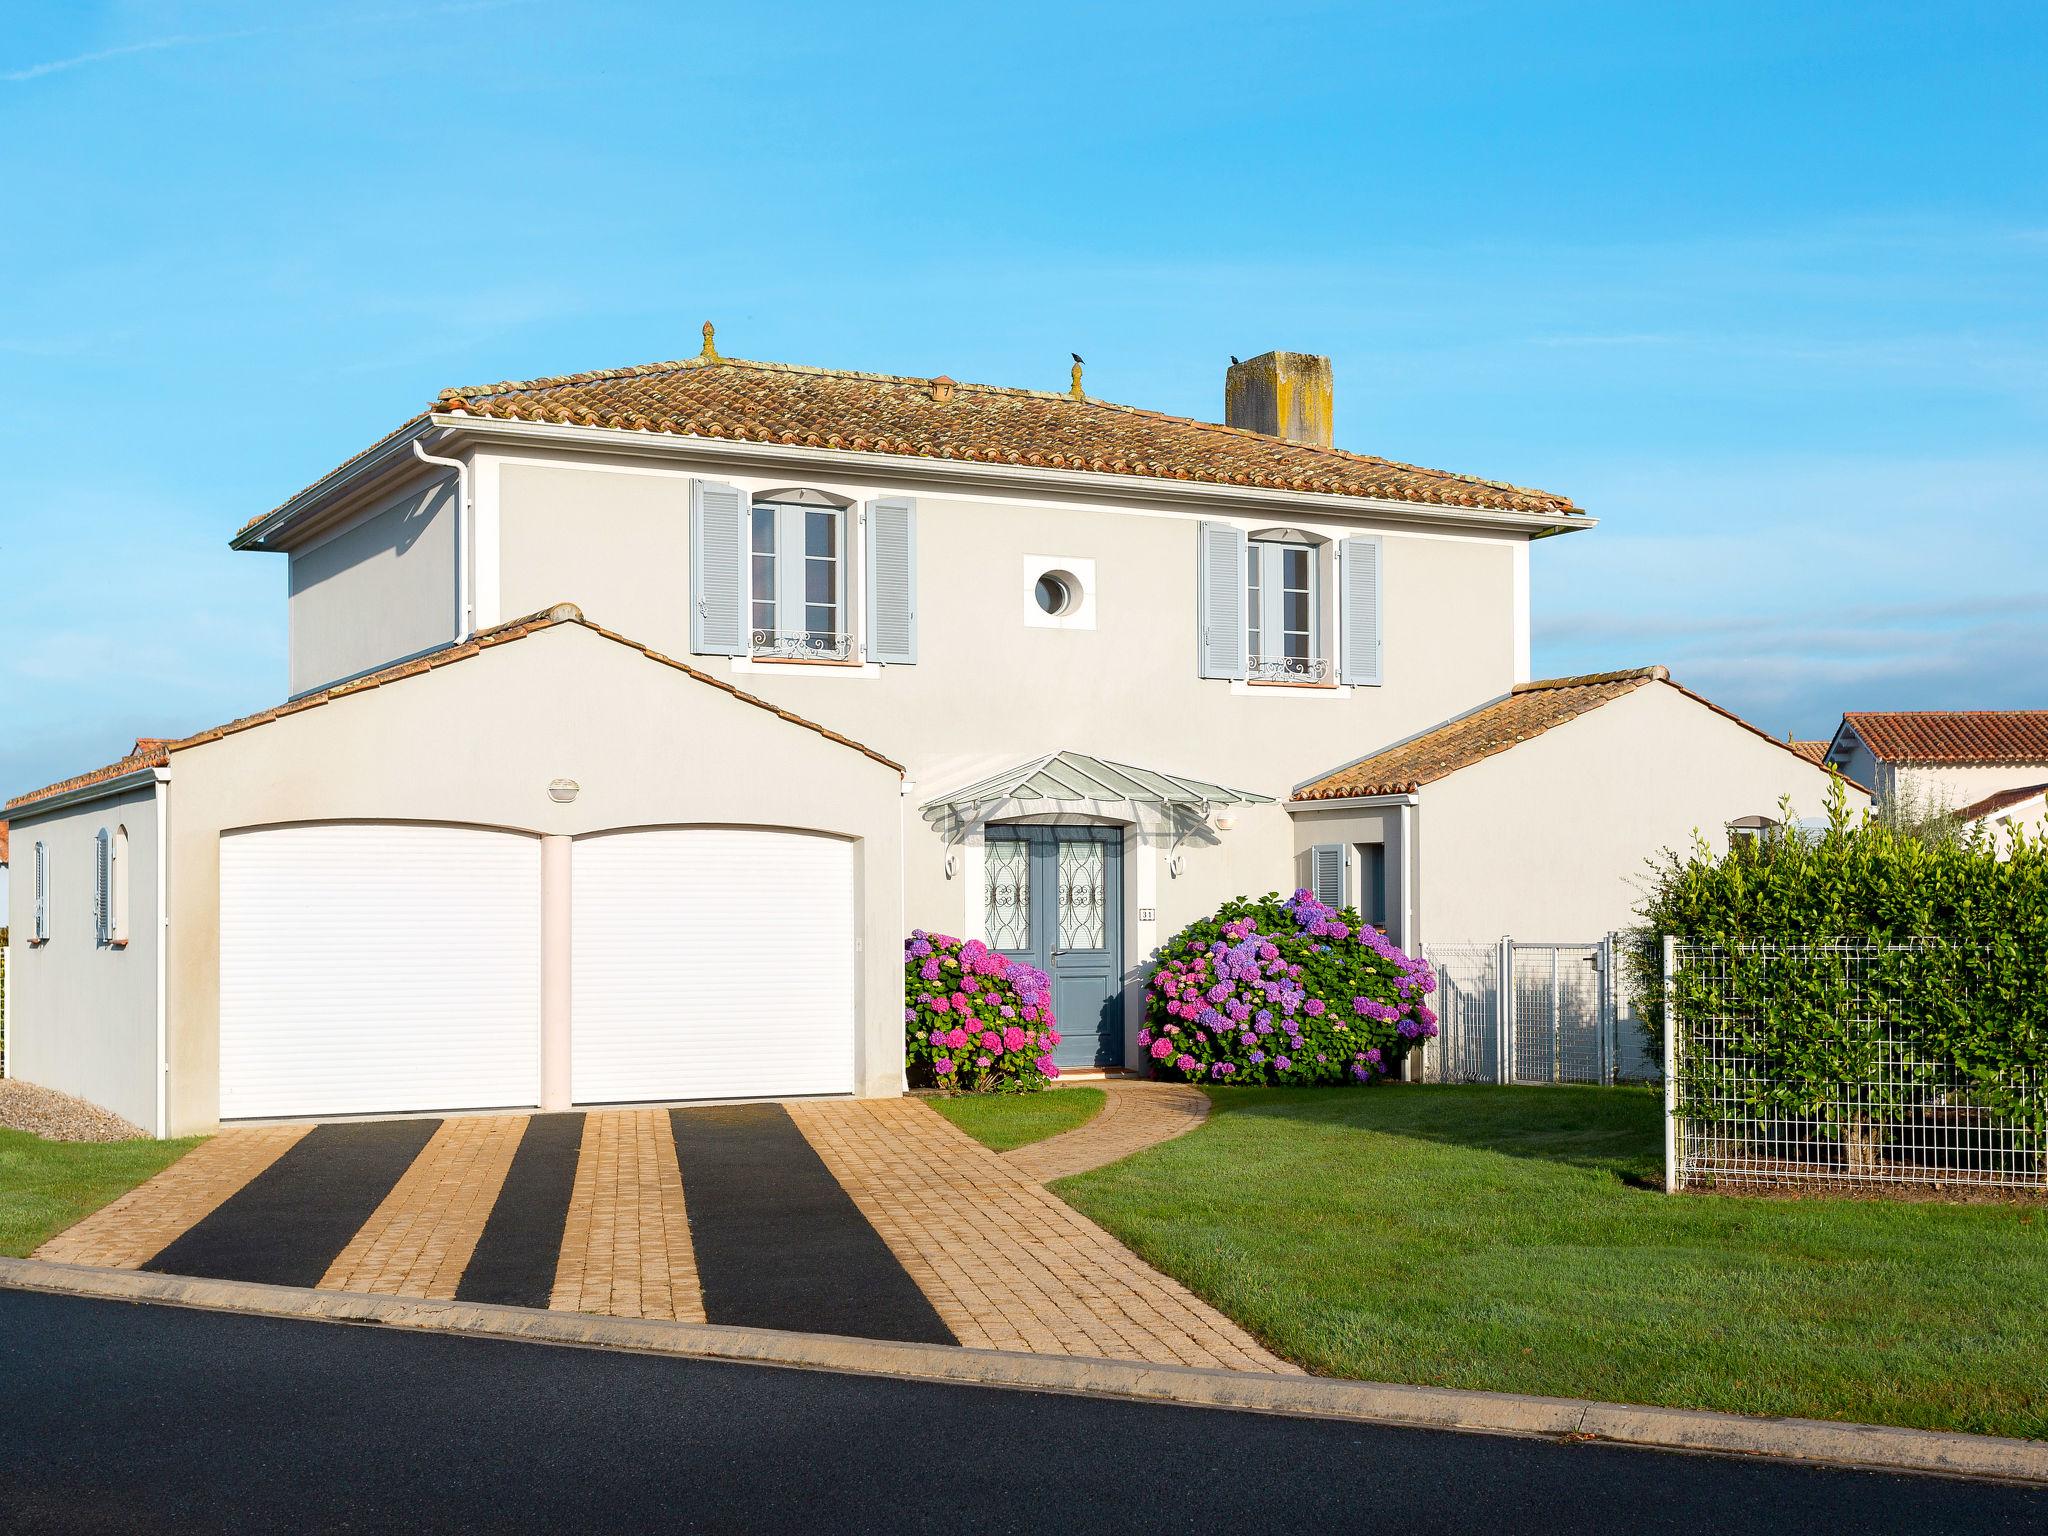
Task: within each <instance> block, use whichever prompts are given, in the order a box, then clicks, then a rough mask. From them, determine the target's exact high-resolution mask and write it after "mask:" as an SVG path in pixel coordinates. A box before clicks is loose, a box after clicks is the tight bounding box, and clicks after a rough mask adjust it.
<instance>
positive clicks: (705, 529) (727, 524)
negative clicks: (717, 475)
mask: <svg viewBox="0 0 2048 1536" xmlns="http://www.w3.org/2000/svg"><path fill="white" fill-rule="evenodd" d="M746 574H747V498H746V496H745V495H744V494H743V493H742V492H740V491H739V490H737V489H735V488H734V487H732V486H730V485H720V484H718V483H717V482H716V481H714V480H692V481H691V482H690V649H691V650H692V651H694V652H695V653H696V654H697V655H699V656H739V655H743V654H745V652H746V649H747V622H746V621H747V585H746Z"/></svg>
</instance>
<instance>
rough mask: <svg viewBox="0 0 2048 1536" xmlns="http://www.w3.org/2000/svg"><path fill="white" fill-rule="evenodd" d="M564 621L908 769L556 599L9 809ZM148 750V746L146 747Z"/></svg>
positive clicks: (16, 801) (141, 745) (139, 754)
mask: <svg viewBox="0 0 2048 1536" xmlns="http://www.w3.org/2000/svg"><path fill="white" fill-rule="evenodd" d="M559 624H576V625H580V626H581V627H582V628H584V629H587V630H589V631H591V633H593V634H598V635H602V636H604V638H605V639H607V640H610V641H613V642H615V643H616V644H619V645H623V646H625V647H627V648H628V649H629V650H635V651H638V652H639V653H640V654H641V655H643V656H645V657H646V658H647V659H648V660H650V661H656V662H659V663H661V665H663V666H665V667H670V668H673V669H674V670H675V671H678V672H681V673H683V674H684V675H685V676H687V677H692V678H695V679H696V680H697V681H698V682H700V683H703V684H706V685H707V686H709V687H712V688H716V689H717V690H718V691H719V692H721V693H727V694H730V695H732V697H734V698H736V699H738V700H740V701H741V702H742V703H745V704H751V705H753V706H754V707H755V708H757V709H765V710H767V711H768V713H769V714H771V715H774V716H776V717H778V718H779V719H783V720H787V721H788V722H789V723H790V724H791V725H797V726H801V727H803V728H804V729H805V730H807V731H815V732H816V733H817V734H818V735H820V736H823V737H824V738H825V739H826V740H827V741H833V742H837V743H838V744H839V745H840V746H842V747H850V748H852V749H853V750H854V751H856V752H858V753H860V754H861V755H862V756H863V757H867V758H872V759H873V760H874V761H875V762H878V763H880V764H881V765H882V766H883V767H885V768H890V769H893V770H894V771H895V772H897V773H901V772H903V765H902V764H901V763H899V762H897V761H895V760H894V759H893V758H888V757H884V756H883V755H882V754H881V753H879V752H877V751H875V750H874V749H873V748H872V747H867V746H863V745H862V744H861V743H860V742H857V741H855V740H854V739H853V738H852V737H850V736H842V735H840V734H839V732H837V731H835V730H832V729H830V728H828V727H826V726H822V725H820V724H818V723H817V722H816V721H815V720H807V719H805V718H804V717H803V716H802V715H799V714H795V713H793V712H792V711H790V710H787V709H784V708H782V706H781V705H779V704H771V703H769V702H768V700H766V699H764V698H761V697H759V696H757V695H755V694H751V693H748V692H747V691H746V690H745V689H742V688H735V687H734V686H733V685H732V684H731V683H728V682H726V681H725V680H724V679H722V678H717V677H713V676H712V675H711V674H710V673H708V672H700V671H698V670H697V669H696V668H695V667H693V666H691V665H689V664H688V663H687V662H681V661H677V660H676V659H675V658H674V657H672V656H664V655H663V654H662V653H661V652H659V651H655V650H650V649H649V648H648V647H646V646H644V645H641V644H640V643H639V642H638V641H635V640H629V639H627V638H626V637H625V636H624V635H621V634H619V633H617V632H616V631H614V630H609V629H606V628H605V627H604V626H603V625H602V624H593V623H592V622H591V621H590V620H588V619H586V618H585V617H583V610H582V609H580V608H578V607H577V606H576V605H575V604H574V603H557V604H555V605H554V606H553V607H551V608H544V609H542V610H541V611H540V612H538V613H532V614H528V615H527V616H526V617H525V618H523V619H514V620H512V621H511V622H509V623H505V624H500V625H498V626H497V627H496V628H494V629H485V630H479V631H478V632H477V633H476V634H475V635H473V636H472V637H470V638H469V639H468V640H464V641H462V642H460V643H459V644H455V645H449V646H444V647H442V648H441V649H440V650H438V651H430V652H428V653H427V654H426V655H424V656H416V657H414V658H413V659H412V660H410V661H404V662H400V663H399V664H398V665H396V666H391V667H385V668H383V669H382V670H381V671H377V672H372V673H369V674H367V675H366V676H363V677H357V678H351V679H349V680H348V681H347V682H345V683H336V684H335V685H334V686H333V687H332V688H323V689H321V690H320V691H319V692H317V693H307V694H301V695H300V696H299V697H298V698H296V699H292V700H290V701H289V702H287V703H284V704H279V705H277V706H276V707H274V708H272V709H264V710H258V711H257V712H256V713H255V714H253V715H244V716H243V717H242V718H241V719H239V720H230V721H229V722H228V723H227V724H226V725H216V726H214V727H212V728H211V729H209V730H204V731H200V732H198V733H197V734H196V735H192V736H185V737H181V738H179V739H177V740H175V741H164V740H158V739H156V738H154V737H146V738H144V739H143V740H141V741H138V742H137V743H136V744H135V745H136V749H137V750H136V751H135V752H134V753H131V754H130V755H129V756H128V757H125V758H123V759H122V760H121V761H120V762H118V763H113V764H110V765H109V766H107V767H105V768H101V769H97V770H95V771H94V772H92V773H87V774H80V775H79V776H78V777H76V778H72V779H66V780H64V781H63V782H62V783H58V784H52V785H49V786H47V787H46V788H43V789H38V790H34V791H32V792H31V793H29V794H25V795H16V796H15V797H14V798H13V799H12V800H10V801H8V802H7V808H8V809H9V810H13V809H15V808H16V807H17V806H25V805H27V804H29V803H30V802H31V801H36V800H41V799H43V798H44V797H45V796H48V795H54V794H59V793H62V792H63V791H65V790H68V789H76V788H80V787H82V786H84V785H87V784H92V783H96V782H98V781H100V780H103V779H111V778H118V777H119V776H120V775H121V774H123V773H127V772H130V771H132V770H133V769H135V768H140V767H157V768H162V767H167V766H169V764H170V759H171V754H172V753H174V752H182V751H184V750H186V749H187V748H188V747H197V746H203V745H205V744H206V743H207V742H211V741H219V740H220V739H221V738H222V737H224V736H233V735H235V734H237V733H238V732H241V731H246V730H251V729H254V728H255V727H256V726H259V725H269V724H270V723H271V722H272V721H275V720H282V719H284V718H285V717H286V716H287V715H296V714H299V713H301V712H303V711H305V710H308V709H318V708H319V707H320V706H321V705H323V704H331V703H333V702H334V701H335V700H336V699H345V698H347V697H349V696H350V695H351V694H357V693H365V692H367V691H369V690H370V689H372V688H382V687H385V686H387V685H388V684H391V683H395V682H399V681H402V680H403V679H405V678H408V677H417V676H419V675H420V674H421V673H423V672H432V671H435V670H436V669H438V668H441V667H446V666H451V665H453V664H454V663H456V662H458V661H467V660H469V658H471V657H472V656H479V655H481V654H483V652H485V651H487V650H490V649H492V648H493V647H495V646H500V645H508V644H510V643H511V642H512V641H514V640H523V639H525V638H526V636H528V635H531V634H537V633H538V632H540V631H541V630H544V629H553V628H554V627H555V626H556V625H559ZM144 749H147V750H146V751H145V750H144Z"/></svg>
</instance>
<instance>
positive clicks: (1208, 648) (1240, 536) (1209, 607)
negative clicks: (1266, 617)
mask: <svg viewBox="0 0 2048 1536" xmlns="http://www.w3.org/2000/svg"><path fill="white" fill-rule="evenodd" d="M1197 537H1198V538H1199V539H1200V540H1201V545H1200V554H1199V556H1198V559H1197V565H1198V567H1199V569H1198V570H1197V573H1196V578H1195V580H1196V594H1195V597H1196V605H1197V609H1198V612H1197V615H1196V626H1197V634H1198V637H1199V640H1200V644H1201V661H1202V670H1201V675H1202V676H1203V677H1236V678H1241V677H1243V676H1244V675H1245V654H1244V652H1245V632H1244V622H1245V620H1244V561H1245V538H1244V530H1243V529H1242V528H1233V527H1231V526H1230V525H1229V524H1228V523H1204V524H1202V526H1201V528H1200V530H1199V531H1198V534H1197Z"/></svg>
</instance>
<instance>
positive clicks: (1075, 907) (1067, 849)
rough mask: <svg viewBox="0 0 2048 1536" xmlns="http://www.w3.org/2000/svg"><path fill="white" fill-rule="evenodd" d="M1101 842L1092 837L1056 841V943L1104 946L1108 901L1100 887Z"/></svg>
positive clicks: (1077, 946)
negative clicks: (1079, 840) (1057, 894)
mask: <svg viewBox="0 0 2048 1536" xmlns="http://www.w3.org/2000/svg"><path fill="white" fill-rule="evenodd" d="M1103 849H1104V845H1103V844H1102V843H1099V842H1095V841H1093V840H1091V841H1088V842H1085V843H1082V842H1072V843H1069V842H1063V843H1061V844H1060V845H1059V850H1060V863H1059V902H1060V904H1059V935H1060V938H1059V947H1060V948H1061V949H1101V948H1103V947H1104V938H1105V935H1104V931H1103V916H1104V908H1105V907H1106V905H1107V903H1108V894H1107V892H1106V891H1105V889H1104V884H1105V873H1104V866H1105V865H1106V863H1107V858H1106V856H1105V854H1104V851H1103Z"/></svg>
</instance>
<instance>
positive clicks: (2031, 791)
mask: <svg viewBox="0 0 2048 1536" xmlns="http://www.w3.org/2000/svg"><path fill="white" fill-rule="evenodd" d="M2044 794H2048V784H2021V785H2018V786H2016V787H2014V788H2012V789H2001V790H2000V791H1999V792H1998V793H1997V794H1995V795H1986V796H1985V797H1984V798H1983V799H1982V800H1979V801H1977V802H1976V803H1975V804H1974V805H1966V806H1964V807H1963V808H1962V809H1961V810H1960V811H1957V812H1956V819H1957V820H1958V821H1982V820H1983V819H1984V818H1985V817H1986V816H1996V815H1997V814H1998V813H1999V812H2000V811H2002V810H2004V809H2006V807H2008V806H2013V805H2019V804H2022V803H2023V802H2025V801H2028V800H2033V799H2036V798H2037V797H2039V796H2041V795H2044ZM5 852H6V844H5V842H4V841H0V854H4V853H5Z"/></svg>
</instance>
